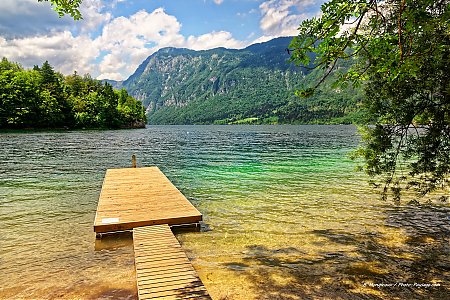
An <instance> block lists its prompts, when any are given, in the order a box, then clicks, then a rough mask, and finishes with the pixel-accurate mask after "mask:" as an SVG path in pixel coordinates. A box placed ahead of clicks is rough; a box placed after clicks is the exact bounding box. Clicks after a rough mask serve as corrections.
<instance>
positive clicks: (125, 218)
mask: <svg viewBox="0 0 450 300" xmlns="http://www.w3.org/2000/svg"><path fill="white" fill-rule="evenodd" d="M133 163H134V165H135V162H133ZM201 220H202V215H201V213H200V212H199V211H198V210H197V209H196V208H195V207H194V206H193V205H192V204H191V203H190V202H189V201H188V200H187V199H186V197H184V195H183V194H181V192H180V191H179V190H178V189H177V188H176V187H175V186H174V185H173V184H172V183H171V182H170V181H169V179H167V177H166V176H165V175H164V174H163V173H162V172H161V171H160V170H159V169H158V168H157V167H149V168H127V169H109V170H107V172H106V175H105V179H104V181H103V186H102V191H101V193H100V198H99V201H98V206H97V213H96V214H95V220H94V231H95V232H96V233H99V234H101V233H105V232H111V231H123V230H130V229H133V246H134V255H135V266H136V278H137V287H138V295H139V299H159V300H161V299H167V300H169V299H211V297H210V296H209V294H208V292H207V291H206V288H205V287H204V286H203V283H202V282H201V280H200V279H199V277H198V275H197V273H196V272H195V270H194V268H193V267H192V265H191V263H190V262H189V259H188V258H187V256H186V254H185V253H184V251H183V249H182V248H181V246H180V244H179V243H178V241H177V239H176V238H175V236H174V235H173V233H172V231H171V229H170V227H169V225H182V224H192V223H198V222H200V221H201Z"/></svg>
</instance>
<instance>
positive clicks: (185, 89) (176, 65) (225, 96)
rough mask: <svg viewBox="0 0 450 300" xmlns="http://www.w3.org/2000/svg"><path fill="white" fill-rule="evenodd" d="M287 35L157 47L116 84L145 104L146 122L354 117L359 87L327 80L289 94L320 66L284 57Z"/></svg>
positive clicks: (345, 120) (318, 120)
mask: <svg viewBox="0 0 450 300" xmlns="http://www.w3.org/2000/svg"><path fill="white" fill-rule="evenodd" d="M290 40H291V38H290V37H286V38H277V39H274V40H271V41H269V42H265V43H260V44H254V45H251V46H249V47H247V48H245V49H242V50H235V49H225V48H217V49H212V50H205V51H194V50H188V49H178V48H164V49H161V50H159V51H158V52H156V53H154V54H153V55H151V56H150V57H148V58H147V59H146V60H145V61H144V62H143V63H142V64H141V65H140V66H139V67H138V69H137V70H136V72H135V73H134V74H133V75H131V76H130V78H128V79H127V80H126V81H125V82H123V87H124V88H126V89H127V90H128V92H129V93H130V94H131V95H132V96H133V97H135V98H136V99H139V100H141V101H142V102H143V104H144V106H146V107H147V114H148V120H149V123H150V124H211V123H216V124H226V123H349V122H352V121H353V120H354V119H355V118H357V115H358V114H359V112H358V102H359V101H360V93H359V92H358V91H353V90H346V89H336V88H332V87H331V84H330V82H331V81H332V79H331V80H329V81H328V82H326V83H325V84H324V85H323V86H322V88H321V90H320V91H319V92H318V93H317V94H316V95H315V96H313V97H312V98H309V99H300V98H298V97H296V96H295V95H294V91H295V90H296V89H298V88H300V87H301V86H302V85H304V84H305V83H309V82H312V81H313V80H316V79H317V78H318V77H319V76H320V74H321V72H320V71H317V70H315V71H313V72H310V71H309V70H308V69H306V68H300V67H296V66H294V65H293V64H290V63H288V59H289V54H288V53H287V52H286V51H285V49H286V48H287V46H288V45H289V42H290ZM342 67H345V66H342Z"/></svg>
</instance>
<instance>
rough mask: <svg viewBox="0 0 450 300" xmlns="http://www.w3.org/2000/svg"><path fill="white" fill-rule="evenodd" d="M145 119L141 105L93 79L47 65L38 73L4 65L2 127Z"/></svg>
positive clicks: (128, 123)
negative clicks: (56, 70)
mask: <svg viewBox="0 0 450 300" xmlns="http://www.w3.org/2000/svg"><path fill="white" fill-rule="evenodd" d="M145 121H146V120H145V111H144V107H143V106H142V104H141V102H139V101H137V100H135V99H133V98H132V97H131V96H129V95H128V93H127V92H126V91H125V90H121V91H115V90H113V88H112V86H111V85H110V84H108V83H101V82H100V81H97V80H94V79H92V78H91V77H90V76H89V75H85V76H84V77H81V76H79V75H77V74H76V73H74V74H73V75H70V76H66V77H64V76H63V75H62V74H60V73H58V72H55V71H54V69H53V67H52V66H51V65H50V64H49V63H48V62H47V61H46V62H44V63H43V65H42V66H41V67H38V66H35V67H34V68H33V70H25V69H23V68H22V67H21V66H20V65H19V64H17V63H12V62H9V61H8V60H7V59H6V58H3V59H2V61H1V62H0V128H119V127H133V126H138V125H139V126H142V125H143V124H145Z"/></svg>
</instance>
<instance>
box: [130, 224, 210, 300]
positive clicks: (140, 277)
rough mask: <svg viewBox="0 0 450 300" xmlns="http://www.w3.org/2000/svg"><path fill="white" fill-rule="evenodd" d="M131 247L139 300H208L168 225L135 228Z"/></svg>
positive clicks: (204, 289) (202, 286) (207, 295)
mask: <svg viewBox="0 0 450 300" xmlns="http://www.w3.org/2000/svg"><path fill="white" fill-rule="evenodd" d="M153 235H154V237H153ZM175 243H176V245H177V247H174V246H175ZM133 247H134V252H135V266H136V279H137V286H138V296H139V299H141V300H143V299H205V300H208V299H209V300H211V297H210V296H209V294H208V292H207V290H206V288H205V287H204V285H203V283H202V281H201V280H200V278H199V277H198V275H197V273H196V272H195V270H194V268H193V267H192V264H191V263H190V261H189V259H188V258H187V256H186V254H185V253H184V251H183V249H182V248H181V246H180V244H179V243H178V241H177V240H176V238H175V236H174V235H173V233H172V231H171V229H170V227H169V226H168V225H167V224H165V225H154V226H145V227H137V228H134V229H133Z"/></svg>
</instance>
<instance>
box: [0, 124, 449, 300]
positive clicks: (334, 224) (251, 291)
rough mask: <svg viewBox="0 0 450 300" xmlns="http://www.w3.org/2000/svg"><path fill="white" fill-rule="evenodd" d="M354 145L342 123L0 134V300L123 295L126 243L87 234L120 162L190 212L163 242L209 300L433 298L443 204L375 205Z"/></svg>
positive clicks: (444, 275) (444, 231) (442, 254)
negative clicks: (175, 242)
mask: <svg viewBox="0 0 450 300" xmlns="http://www.w3.org/2000/svg"><path fill="white" fill-rule="evenodd" d="M357 144H358V136H357V134H356V130H355V128H354V127H352V126H151V127H148V128H147V129H142V130H121V131H76V132H34V133H26V132H25V133H0V164H1V167H0V205H1V210H0V237H1V255H0V264H1V271H0V272H1V274H0V275H1V276H0V298H2V299H19V298H22V299H37V298H38V299H41V298H44V299H134V298H135V297H136V290H135V279H134V276H135V274H134V261H133V250H132V245H131V238H130V237H129V236H127V235H121V236H117V237H111V238H107V239H105V240H102V241H96V240H95V236H94V233H93V229H92V225H93V220H94V215H95V210H96V205H97V200H98V196H99V193H100V189H101V183H102V180H103V177H104V173H105V171H106V169H108V168H120V167H129V166H130V164H131V155H132V154H136V155H137V157H138V165H140V166H151V165H157V166H159V167H160V169H161V170H162V171H163V172H164V173H165V174H166V175H167V176H168V177H169V178H170V179H171V180H172V181H173V182H174V184H175V185H176V186H177V187H178V188H179V189H180V190H181V191H182V192H183V193H184V194H185V195H186V196H187V197H188V198H189V199H190V200H191V202H192V203H193V204H194V205H195V206H196V207H197V208H198V209H199V210H200V211H201V212H202V213H203V214H204V219H205V224H204V225H203V230H202V232H195V233H194V232H191V233H179V234H177V238H178V239H179V240H180V241H181V243H182V244H183V248H184V249H185V250H186V252H187V253H188V256H189V257H190V258H191V259H192V262H193V264H194V266H195V268H196V269H197V270H198V272H199V275H200V276H201V278H202V280H203V282H204V283H205V285H206V286H207V288H208V290H209V291H210V293H211V295H212V296H213V298H214V299H305V298H306V299H308V298H320V299H324V298H329V299H339V298H341V299H358V298H370V299H377V298H379V299H385V298H393V299H395V298H398V299H404V298H424V299H429V298H433V297H438V298H441V296H442V295H445V293H446V292H448V279H449V278H450V275H449V269H450V267H449V258H448V257H449V255H448V254H449V232H450V225H449V217H448V216H449V215H450V213H449V208H448V205H446V204H442V205H439V206H433V207H422V208H417V207H410V206H394V205H393V204H392V203H390V202H382V201H380V200H379V196H378V195H377V194H376V193H375V192H374V191H373V190H371V189H370V188H369V186H368V184H367V178H366V177H365V176H364V174H361V173H357V172H355V171H354V169H355V165H354V162H352V161H351V160H349V159H348V158H347V153H348V152H349V151H351V150H353V149H354V148H355V147H356V146H357ZM399 282H400V283H408V284H414V283H417V284H419V283H420V284H434V286H431V287H423V286H419V285H415V286H414V285H413V286H408V285H406V286H398V283H399ZM380 283H386V284H390V283H397V286H395V287H381V288H380V287H379V286H378V287H377V286H376V284H380Z"/></svg>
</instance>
